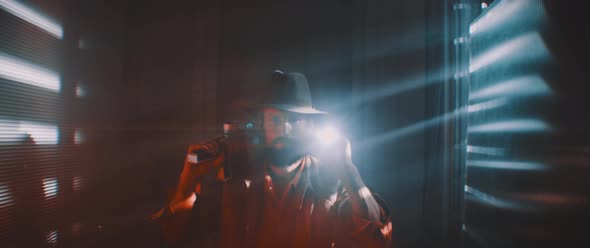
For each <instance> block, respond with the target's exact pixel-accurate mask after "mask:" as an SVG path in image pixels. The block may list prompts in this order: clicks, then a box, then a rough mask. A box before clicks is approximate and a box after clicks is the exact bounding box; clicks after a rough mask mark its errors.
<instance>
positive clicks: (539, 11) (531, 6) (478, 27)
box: [469, 0, 546, 37]
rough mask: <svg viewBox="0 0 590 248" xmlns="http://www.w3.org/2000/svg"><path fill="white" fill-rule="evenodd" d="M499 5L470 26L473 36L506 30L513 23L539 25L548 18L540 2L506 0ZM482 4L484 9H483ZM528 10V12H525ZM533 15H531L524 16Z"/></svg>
mask: <svg viewBox="0 0 590 248" xmlns="http://www.w3.org/2000/svg"><path fill="white" fill-rule="evenodd" d="M497 2H498V3H497V4H496V5H495V6H494V7H493V8H490V9H488V10H487V12H486V13H485V14H483V15H481V18H479V19H477V20H475V21H474V22H473V23H472V24H471V25H470V26H469V33H470V34H471V36H472V37H473V36H477V35H480V34H483V33H486V32H488V31H492V30H498V29H505V28H506V27H509V26H511V25H510V24H511V23H520V24H521V25H522V23H538V22H539V20H541V19H543V18H545V17H546V12H545V8H544V7H543V5H542V4H541V3H540V1H527V0H505V1H497ZM483 4H484V3H482V7H483ZM525 8H526V10H525ZM523 13H531V14H523Z"/></svg>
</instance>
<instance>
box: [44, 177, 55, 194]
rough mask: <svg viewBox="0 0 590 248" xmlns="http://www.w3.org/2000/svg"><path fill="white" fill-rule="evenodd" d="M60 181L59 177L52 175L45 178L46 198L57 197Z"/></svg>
mask: <svg viewBox="0 0 590 248" xmlns="http://www.w3.org/2000/svg"><path fill="white" fill-rule="evenodd" d="M57 192H58V183H57V177H50V178H45V179H43V193H44V194H45V199H52V198H55V197H57Z"/></svg>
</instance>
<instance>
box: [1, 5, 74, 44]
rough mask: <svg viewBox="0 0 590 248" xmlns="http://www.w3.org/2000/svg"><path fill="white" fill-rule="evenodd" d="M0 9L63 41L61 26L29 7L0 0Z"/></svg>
mask: <svg viewBox="0 0 590 248" xmlns="http://www.w3.org/2000/svg"><path fill="white" fill-rule="evenodd" d="M0 8H2V9H3V10H5V11H6V12H8V13H11V14H13V15H15V16H16V17H18V18H20V19H23V20H24V21H26V22H29V23H31V24H33V25H35V26H37V27H39V28H40V29H43V30H45V31H46V32H48V33H49V34H51V35H52V36H54V37H56V38H58V39H63V34H64V31H63V28H62V26H61V25H60V24H59V23H57V22H55V21H53V20H51V19H50V18H49V17H47V16H46V15H44V14H43V13H41V12H39V11H36V10H34V9H32V8H31V7H28V6H26V5H24V4H22V3H19V2H17V1H13V0H0Z"/></svg>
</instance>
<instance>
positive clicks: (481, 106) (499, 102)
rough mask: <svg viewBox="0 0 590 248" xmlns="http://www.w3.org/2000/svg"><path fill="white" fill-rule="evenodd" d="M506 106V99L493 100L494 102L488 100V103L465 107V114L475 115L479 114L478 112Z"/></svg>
mask: <svg viewBox="0 0 590 248" xmlns="http://www.w3.org/2000/svg"><path fill="white" fill-rule="evenodd" d="M507 104H508V99H506V98H500V99H494V100H490V101H486V102H482V103H477V104H472V105H469V106H468V107H467V112H469V113H475V112H479V111H484V110H489V109H494V108H499V107H502V106H505V105H507Z"/></svg>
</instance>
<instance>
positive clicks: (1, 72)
mask: <svg viewBox="0 0 590 248" xmlns="http://www.w3.org/2000/svg"><path fill="white" fill-rule="evenodd" d="M0 78H4V79H8V80H11V81H16V82H20V83H24V84H29V85H33V86H38V87H42V88H45V89H49V90H52V91H56V92H59V91H60V90H61V80H60V76H59V74H58V73H57V72H55V71H52V70H49V69H46V68H43V67H40V66H37V65H34V64H31V63H28V62H26V61H23V60H21V59H19V58H16V57H13V56H10V55H8V54H5V53H2V52H0Z"/></svg>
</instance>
